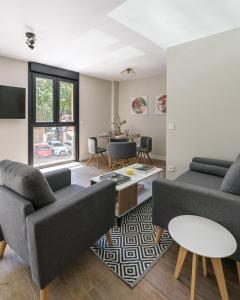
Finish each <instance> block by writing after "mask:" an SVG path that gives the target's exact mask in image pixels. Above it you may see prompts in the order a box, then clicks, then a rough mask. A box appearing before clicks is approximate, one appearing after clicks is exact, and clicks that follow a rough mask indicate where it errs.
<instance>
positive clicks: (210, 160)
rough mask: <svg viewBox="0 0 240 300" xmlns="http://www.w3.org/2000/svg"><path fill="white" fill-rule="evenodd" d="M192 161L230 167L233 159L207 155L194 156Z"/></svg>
mask: <svg viewBox="0 0 240 300" xmlns="http://www.w3.org/2000/svg"><path fill="white" fill-rule="evenodd" d="M192 161H193V162H197V163H201V164H206V165H214V166H219V167H224V168H230V167H231V165H232V164H233V161H230V160H222V159H214V158H208V157H194V158H193V159H192Z"/></svg>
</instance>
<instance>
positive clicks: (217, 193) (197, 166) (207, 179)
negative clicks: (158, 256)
mask: <svg viewBox="0 0 240 300" xmlns="http://www.w3.org/2000/svg"><path fill="white" fill-rule="evenodd" d="M232 164H233V162H232V161H223V160H216V159H209V158H200V157H196V158H193V161H192V163H191V164H190V169H189V170H188V171H186V172H185V173H183V174H182V175H180V176H179V177H178V178H176V179H175V180H174V181H172V180H167V179H161V180H158V181H155V182H153V213H152V218H153V224H154V225H157V226H158V227H159V228H160V229H167V228H168V223H169V221H170V220H171V219H172V218H174V217H176V216H179V215H185V214H191V215H198V216H202V217H206V218H209V219H211V220H214V221H216V222H218V223H220V224H222V225H223V226H225V227H226V228H227V229H228V230H229V231H230V232H231V233H232V234H233V236H234V237H235V239H236V241H237V245H238V248H237V251H236V252H235V253H234V254H233V256H232V258H233V259H234V260H236V261H240V196H239V195H235V194H230V193H226V192H222V191H221V190H220V188H221V184H222V181H223V179H224V176H225V174H226V173H227V172H228V170H229V168H230V167H231V166H232ZM239 179H240V178H239ZM239 184H240V180H239ZM161 232H162V231H161V230H158V232H157V238H156V240H157V241H158V242H159V240H160V235H161ZM206 234H207V233H206ZM239 275H240V274H239Z"/></svg>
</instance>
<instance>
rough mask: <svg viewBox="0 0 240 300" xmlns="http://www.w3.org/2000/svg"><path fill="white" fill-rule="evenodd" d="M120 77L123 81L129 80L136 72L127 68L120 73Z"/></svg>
mask: <svg viewBox="0 0 240 300" xmlns="http://www.w3.org/2000/svg"><path fill="white" fill-rule="evenodd" d="M120 75H121V77H122V78H123V79H127V80H130V79H133V78H134V77H135V76H136V72H135V71H134V70H133V69H132V68H127V69H126V70H124V71H122V72H121V73H120Z"/></svg>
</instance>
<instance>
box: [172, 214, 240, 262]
mask: <svg viewBox="0 0 240 300" xmlns="http://www.w3.org/2000/svg"><path fill="white" fill-rule="evenodd" d="M168 230H169V233H170V235H171V236H172V238H173V239H174V240H175V241H176V242H177V243H178V244H179V245H180V246H182V247H184V248H185V249H187V250H189V251H190V252H192V253H195V254H198V255H200V256H205V257H210V258H224V257H228V256H231V255H232V254H233V253H234V252H235V251H236V249H237V243H236V240H235V238H234V237H233V235H232V234H231V233H230V232H229V231H228V230H227V229H226V228H225V227H223V226H222V225H220V224H218V223H216V222H214V221H212V220H209V219H206V218H203V217H199V216H193V215H183V216H178V217H176V218H173V219H172V220H171V221H170V222H169V225H168Z"/></svg>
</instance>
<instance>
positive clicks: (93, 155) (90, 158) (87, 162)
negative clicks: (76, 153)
mask: <svg viewBox="0 0 240 300" xmlns="http://www.w3.org/2000/svg"><path fill="white" fill-rule="evenodd" d="M93 156H94V154H91V156H90V158H89V160H88V162H87V166H88V165H89V164H90V162H91V160H92V158H93Z"/></svg>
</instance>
